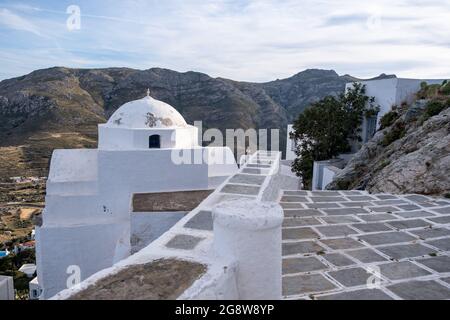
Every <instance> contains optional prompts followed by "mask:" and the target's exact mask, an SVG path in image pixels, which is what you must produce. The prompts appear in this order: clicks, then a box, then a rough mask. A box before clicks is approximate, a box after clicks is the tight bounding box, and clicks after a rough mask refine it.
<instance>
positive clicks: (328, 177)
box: [322, 166, 336, 190]
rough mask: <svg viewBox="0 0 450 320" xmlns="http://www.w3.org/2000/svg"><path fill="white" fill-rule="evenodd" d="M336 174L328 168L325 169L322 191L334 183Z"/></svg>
mask: <svg viewBox="0 0 450 320" xmlns="http://www.w3.org/2000/svg"><path fill="white" fill-rule="evenodd" d="M335 174H336V172H335V171H333V170H331V169H329V168H328V167H326V166H325V167H324V168H323V177H322V190H325V188H326V186H327V185H328V184H329V183H330V182H331V181H333V177H334V176H335Z"/></svg>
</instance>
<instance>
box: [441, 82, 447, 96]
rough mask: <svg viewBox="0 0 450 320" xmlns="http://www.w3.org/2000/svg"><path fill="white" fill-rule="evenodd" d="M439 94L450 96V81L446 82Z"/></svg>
mask: <svg viewBox="0 0 450 320" xmlns="http://www.w3.org/2000/svg"><path fill="white" fill-rule="evenodd" d="M439 92H440V93H441V94H443V95H446V96H448V95H450V82H449V81H444V83H443V84H442V87H441V89H440V90H439Z"/></svg>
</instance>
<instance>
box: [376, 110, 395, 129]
mask: <svg viewBox="0 0 450 320" xmlns="http://www.w3.org/2000/svg"><path fill="white" fill-rule="evenodd" d="M398 117H399V114H398V113H397V112H396V111H394V110H391V111H389V112H388V113H385V114H384V115H383V116H382V117H381V119H380V130H383V129H384V128H387V127H389V126H391V125H392V124H393V123H394V122H395V120H397V119H398Z"/></svg>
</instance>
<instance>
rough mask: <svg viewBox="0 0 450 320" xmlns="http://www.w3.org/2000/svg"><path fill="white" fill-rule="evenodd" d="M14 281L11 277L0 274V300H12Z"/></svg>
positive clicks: (13, 296)
mask: <svg viewBox="0 0 450 320" xmlns="http://www.w3.org/2000/svg"><path fill="white" fill-rule="evenodd" d="M14 299H15V295H14V281H13V278H12V277H8V276H0V300H14Z"/></svg>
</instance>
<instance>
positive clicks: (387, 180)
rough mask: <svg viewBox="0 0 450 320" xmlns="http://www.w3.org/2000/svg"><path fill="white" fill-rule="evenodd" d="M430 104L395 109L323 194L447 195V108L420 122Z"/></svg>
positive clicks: (449, 158)
mask: <svg viewBox="0 0 450 320" xmlns="http://www.w3.org/2000/svg"><path fill="white" fill-rule="evenodd" d="M427 103H428V101H424V100H418V101H416V102H415V103H414V104H413V105H412V106H410V107H404V109H403V110H398V113H399V117H398V119H396V120H395V121H394V122H393V123H392V124H391V125H390V126H388V127H387V128H385V129H383V130H381V131H378V132H377V133H376V134H375V136H374V137H373V138H372V139H371V140H370V141H369V142H368V143H366V144H365V145H364V146H363V147H362V148H361V149H360V150H359V151H358V152H357V153H356V154H355V156H354V157H353V158H352V159H351V160H350V161H349V163H348V164H347V166H346V167H345V168H344V169H343V170H342V171H341V172H340V173H339V174H337V175H336V176H335V178H334V180H333V182H332V183H331V184H329V185H328V186H327V189H352V188H355V189H366V190H368V191H370V192H388V193H420V194H428V195H444V196H450V105H449V104H448V101H447V105H446V108H445V109H444V110H442V111H441V112H440V113H439V114H437V115H435V116H432V117H431V118H429V119H428V120H426V121H423V119H424V118H423V113H424V110H425V108H426V107H427Z"/></svg>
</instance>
